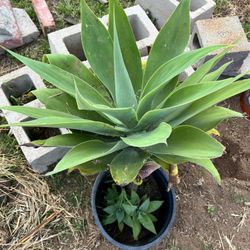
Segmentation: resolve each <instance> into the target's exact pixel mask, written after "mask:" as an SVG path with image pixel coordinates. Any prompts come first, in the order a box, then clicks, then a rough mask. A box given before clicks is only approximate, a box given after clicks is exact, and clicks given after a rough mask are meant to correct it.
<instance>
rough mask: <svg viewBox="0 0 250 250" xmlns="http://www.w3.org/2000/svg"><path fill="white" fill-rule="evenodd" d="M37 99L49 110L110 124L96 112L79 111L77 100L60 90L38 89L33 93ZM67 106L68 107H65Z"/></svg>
mask: <svg viewBox="0 0 250 250" xmlns="http://www.w3.org/2000/svg"><path fill="white" fill-rule="evenodd" d="M32 93H33V94H34V95H35V96H36V98H37V99H38V100H39V101H40V102H41V103H43V104H44V105H45V107H46V108H48V109H53V110H58V111H61V112H65V113H70V114H72V115H74V116H78V117H81V118H84V119H88V120H94V121H100V122H105V123H109V121H107V120H106V119H104V118H103V117H102V116H100V115H99V114H98V113H96V112H94V111H86V110H84V111H82V110H79V109H78V107H77V104H76V100H75V99H74V98H73V97H71V96H70V95H69V94H66V93H64V92H62V90H60V89H47V88H44V89H37V90H34V91H32ZM65 104H66V105H65Z"/></svg>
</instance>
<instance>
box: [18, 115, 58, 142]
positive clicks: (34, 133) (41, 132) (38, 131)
mask: <svg viewBox="0 0 250 250" xmlns="http://www.w3.org/2000/svg"><path fill="white" fill-rule="evenodd" d="M31 120H32V119H31V118H26V119H24V120H22V122H27V121H31ZM23 129H24V131H25V132H26V134H27V136H28V137H29V139H30V140H31V141H34V140H45V139H48V138H49V137H51V136H56V135H60V134H61V131H60V130H59V129H58V128H38V127H23Z"/></svg>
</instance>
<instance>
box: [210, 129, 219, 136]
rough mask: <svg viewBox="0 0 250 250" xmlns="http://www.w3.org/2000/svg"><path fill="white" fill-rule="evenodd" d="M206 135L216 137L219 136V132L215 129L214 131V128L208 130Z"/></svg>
mask: <svg viewBox="0 0 250 250" xmlns="http://www.w3.org/2000/svg"><path fill="white" fill-rule="evenodd" d="M207 133H208V134H209V135H218V136H220V132H219V131H218V130H217V129H215V128H213V129H210V130H209V131H207Z"/></svg>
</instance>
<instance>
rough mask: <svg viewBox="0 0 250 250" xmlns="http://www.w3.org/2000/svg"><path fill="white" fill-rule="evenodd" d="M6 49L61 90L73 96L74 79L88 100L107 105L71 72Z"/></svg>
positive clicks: (105, 101)
mask: <svg viewBox="0 0 250 250" xmlns="http://www.w3.org/2000/svg"><path fill="white" fill-rule="evenodd" d="M7 51H8V52H9V53H10V54H11V55H13V56H14V57H15V58H17V59H18V60H19V61H21V62H22V63H24V64H25V65H26V66H28V67H29V68H31V69H32V70H34V71H35V72H36V73H37V74H39V75H40V76H41V77H42V78H43V79H45V80H46V81H48V82H50V83H51V84H53V85H54V86H55V87H57V88H59V89H61V90H62V91H64V92H66V93H68V94H69V95H71V96H73V97H75V85H74V81H76V82H77V83H79V85H80V86H81V89H80V90H81V92H82V93H84V95H85V97H86V98H87V99H88V100H91V101H92V102H95V103H99V104H103V105H108V106H109V102H108V101H107V100H106V99H105V98H104V97H103V96H102V95H101V94H100V93H99V92H98V91H97V90H96V89H95V88H93V87H91V86H90V85H89V84H88V83H87V82H85V81H83V80H81V79H80V78H79V77H76V76H74V75H73V74H71V73H69V72H67V71H64V70H62V69H60V68H59V67H57V66H55V65H52V64H46V63H42V62H38V61H35V60H32V59H29V58H27V57H24V56H21V55H18V54H16V53H14V52H13V51H10V50H7Z"/></svg>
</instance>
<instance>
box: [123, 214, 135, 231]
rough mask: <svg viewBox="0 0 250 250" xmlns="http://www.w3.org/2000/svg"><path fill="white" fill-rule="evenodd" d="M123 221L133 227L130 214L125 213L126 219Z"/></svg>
mask: <svg viewBox="0 0 250 250" xmlns="http://www.w3.org/2000/svg"><path fill="white" fill-rule="evenodd" d="M123 222H124V223H125V224H126V225H127V226H129V227H131V228H132V227H133V221H132V219H131V217H130V216H128V215H125V217H124V219H123Z"/></svg>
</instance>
